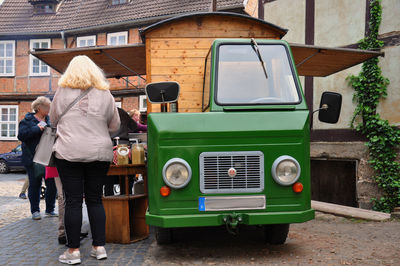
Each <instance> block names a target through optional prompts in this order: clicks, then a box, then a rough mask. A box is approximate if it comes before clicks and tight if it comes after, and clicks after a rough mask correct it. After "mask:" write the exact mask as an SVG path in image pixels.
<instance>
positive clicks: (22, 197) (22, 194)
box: [18, 176, 29, 199]
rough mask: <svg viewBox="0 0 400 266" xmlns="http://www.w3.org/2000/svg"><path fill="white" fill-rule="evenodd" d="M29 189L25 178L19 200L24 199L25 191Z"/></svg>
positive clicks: (27, 179) (27, 178) (27, 180)
mask: <svg viewBox="0 0 400 266" xmlns="http://www.w3.org/2000/svg"><path fill="white" fill-rule="evenodd" d="M28 187H29V177H28V176H27V177H26V178H25V181H24V185H23V186H22V189H21V193H19V196H18V197H19V198H20V199H26V190H27V189H28Z"/></svg>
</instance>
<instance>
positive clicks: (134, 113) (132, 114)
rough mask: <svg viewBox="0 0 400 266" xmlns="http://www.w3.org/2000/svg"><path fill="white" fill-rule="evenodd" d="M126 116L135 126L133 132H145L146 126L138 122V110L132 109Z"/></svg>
mask: <svg viewBox="0 0 400 266" xmlns="http://www.w3.org/2000/svg"><path fill="white" fill-rule="evenodd" d="M128 114H129V116H130V117H131V118H132V119H133V120H134V121H135V122H136V124H137V128H136V130H135V132H147V125H143V124H141V121H140V116H141V114H140V112H139V110H138V109H132V110H130V111H129V112H128Z"/></svg>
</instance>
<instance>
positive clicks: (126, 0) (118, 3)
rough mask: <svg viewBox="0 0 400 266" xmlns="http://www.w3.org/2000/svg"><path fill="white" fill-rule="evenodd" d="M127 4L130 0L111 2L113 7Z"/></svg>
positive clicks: (113, 0)
mask: <svg viewBox="0 0 400 266" xmlns="http://www.w3.org/2000/svg"><path fill="white" fill-rule="evenodd" d="M125 3H128V0H111V4H112V5H120V4H125Z"/></svg>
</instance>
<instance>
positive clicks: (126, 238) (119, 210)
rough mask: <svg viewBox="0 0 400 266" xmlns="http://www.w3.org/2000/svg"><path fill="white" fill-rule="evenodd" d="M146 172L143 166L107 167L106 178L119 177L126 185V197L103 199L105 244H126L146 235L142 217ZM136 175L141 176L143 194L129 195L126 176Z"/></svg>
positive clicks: (145, 226)
mask: <svg viewBox="0 0 400 266" xmlns="http://www.w3.org/2000/svg"><path fill="white" fill-rule="evenodd" d="M146 171H147V169H146V166H145V165H144V164H143V165H132V164H128V165H111V166H110V169H109V171H108V175H109V176H120V183H122V182H124V183H125V195H118V196H107V197H103V205H104V210H105V213H106V242H108V243H119V244H129V243H133V242H137V241H140V240H143V239H146V238H147V237H148V236H149V226H148V225H147V224H146V217H145V216H146V210H147V176H146ZM136 174H141V175H142V176H143V180H144V184H145V194H140V195H129V193H128V192H129V185H128V184H129V182H128V177H129V175H136ZM121 176H122V177H123V178H121ZM123 179H124V180H123Z"/></svg>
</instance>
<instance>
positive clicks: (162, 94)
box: [145, 81, 180, 103]
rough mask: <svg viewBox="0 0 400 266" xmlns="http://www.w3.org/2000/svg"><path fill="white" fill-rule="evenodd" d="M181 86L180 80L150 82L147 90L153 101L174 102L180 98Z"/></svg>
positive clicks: (150, 100) (148, 97) (148, 96)
mask: <svg viewBox="0 0 400 266" xmlns="http://www.w3.org/2000/svg"><path fill="white" fill-rule="evenodd" d="M179 88H180V86H179V83H178V82H175V81H166V82H155V83H149V84H147V85H146V88H145V91H146V95H147V99H149V102H151V103H172V102H176V101H177V100H178V96H179Z"/></svg>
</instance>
